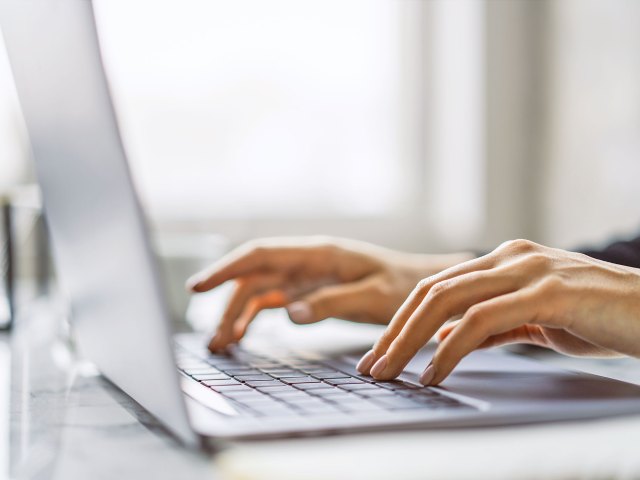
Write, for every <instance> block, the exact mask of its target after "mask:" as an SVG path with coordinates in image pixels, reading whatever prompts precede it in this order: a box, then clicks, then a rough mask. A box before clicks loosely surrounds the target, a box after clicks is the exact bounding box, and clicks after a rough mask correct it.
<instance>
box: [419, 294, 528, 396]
mask: <svg viewBox="0 0 640 480" xmlns="http://www.w3.org/2000/svg"><path fill="white" fill-rule="evenodd" d="M539 306H540V302H539V297H538V295H536V294H535V292H534V290H533V289H531V288H527V289H523V290H519V291H517V292H513V293H509V294H507V295H502V296H499V297H496V298H492V299H490V300H487V301H485V302H482V303H479V304H477V305H474V306H473V307H472V308H470V309H469V310H467V313H466V314H465V315H464V317H463V318H462V320H461V321H460V323H459V324H458V325H457V326H456V327H455V328H454V329H453V330H452V331H451V332H450V333H449V335H448V336H447V338H446V339H444V341H443V342H442V343H441V344H440V345H439V347H438V349H437V350H436V352H435V354H434V356H433V359H432V361H431V365H430V366H429V367H427V369H426V370H425V371H424V373H423V374H422V376H421V378H420V381H421V382H422V383H423V384H425V385H437V384H439V383H440V382H442V381H443V380H444V379H445V378H446V377H447V376H448V375H449V374H450V373H451V371H452V370H453V369H454V368H455V366H456V365H458V363H460V360H462V359H463V358H464V357H465V356H466V355H468V354H469V353H471V352H472V351H473V350H475V349H476V348H478V347H479V346H480V345H482V344H483V343H485V342H486V341H487V340H488V339H490V338H491V337H494V336H497V335H502V334H505V333H507V332H510V331H513V330H515V329H518V328H521V327H522V326H524V325H526V324H527V323H530V322H532V321H533V320H534V319H535V318H536V316H537V313H538V309H539ZM522 333H524V331H523V330H519V331H518V333H517V334H522Z"/></svg>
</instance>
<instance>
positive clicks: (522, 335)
mask: <svg viewBox="0 0 640 480" xmlns="http://www.w3.org/2000/svg"><path fill="white" fill-rule="evenodd" d="M459 324H460V320H458V321H455V322H451V323H449V324H447V325H445V326H444V327H442V328H441V329H440V330H438V333H437V334H436V338H437V339H438V342H439V343H442V342H443V341H444V340H445V339H446V338H447V337H448V336H449V335H450V334H451V332H452V331H453V330H455V329H456V328H457V326H458V325H459ZM513 343H525V344H529V345H537V346H539V347H547V346H549V345H548V342H547V340H546V338H545V337H544V335H543V333H542V328H541V327H540V326H539V325H529V324H527V325H522V326H521V327H517V328H514V329H512V330H509V331H507V332H504V333H500V334H497V335H492V336H490V337H489V338H487V339H486V340H485V341H484V342H482V343H481V344H480V345H478V348H492V347H500V346H502V345H510V344H513Z"/></svg>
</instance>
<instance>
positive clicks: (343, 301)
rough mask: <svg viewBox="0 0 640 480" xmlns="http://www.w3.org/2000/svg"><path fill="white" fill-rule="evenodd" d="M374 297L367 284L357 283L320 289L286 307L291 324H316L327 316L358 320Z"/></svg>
mask: <svg viewBox="0 0 640 480" xmlns="http://www.w3.org/2000/svg"><path fill="white" fill-rule="evenodd" d="M374 300H375V298H373V295H372V289H371V284H370V282H366V281H360V282H353V283H347V284H340V285H330V286H327V287H322V288H319V289H317V290H315V291H314V292H312V293H310V294H308V295H306V296H304V297H302V298H301V299H300V300H297V301H295V302H293V303H290V304H289V305H287V307H286V308H287V313H288V314H289V318H291V321H292V322H294V323H298V324H307V323H315V322H319V321H320V320H324V319H325V318H329V317H337V318H341V319H343V320H352V321H361V319H362V317H363V315H362V314H363V313H366V311H365V310H366V309H368V308H371V306H373V304H374Z"/></svg>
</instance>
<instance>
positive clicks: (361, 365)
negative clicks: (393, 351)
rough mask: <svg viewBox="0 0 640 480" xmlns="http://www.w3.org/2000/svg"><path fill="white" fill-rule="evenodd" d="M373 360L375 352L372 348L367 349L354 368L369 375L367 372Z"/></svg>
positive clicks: (374, 359)
mask: <svg viewBox="0 0 640 480" xmlns="http://www.w3.org/2000/svg"><path fill="white" fill-rule="evenodd" d="M375 361H376V352H374V351H373V349H372V350H369V351H368V352H367V353H365V354H364V355H363V356H362V358H361V359H360V361H359V362H358V365H356V370H357V371H358V372H360V373H361V374H363V375H369V372H370V371H371V367H372V366H373V363H374V362H375Z"/></svg>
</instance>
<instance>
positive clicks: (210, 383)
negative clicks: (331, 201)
mask: <svg viewBox="0 0 640 480" xmlns="http://www.w3.org/2000/svg"><path fill="white" fill-rule="evenodd" d="M201 383H202V384H203V385H206V386H207V387H221V386H226V385H241V383H240V382H238V381H237V380H234V379H233V378H225V379H211V380H202V382H201Z"/></svg>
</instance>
